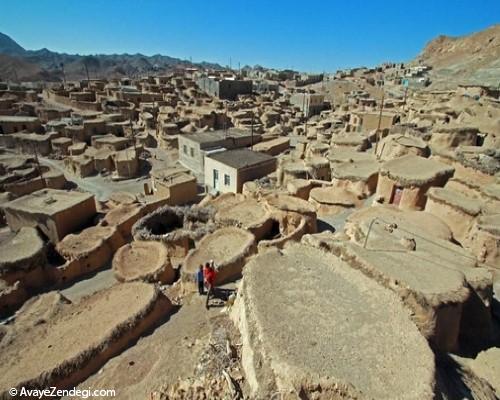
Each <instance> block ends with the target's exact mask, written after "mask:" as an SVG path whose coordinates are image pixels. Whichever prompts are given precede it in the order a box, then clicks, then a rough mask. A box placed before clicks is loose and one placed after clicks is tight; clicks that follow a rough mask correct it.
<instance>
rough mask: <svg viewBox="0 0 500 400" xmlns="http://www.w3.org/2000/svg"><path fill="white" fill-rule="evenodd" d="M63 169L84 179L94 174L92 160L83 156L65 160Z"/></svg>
mask: <svg viewBox="0 0 500 400" xmlns="http://www.w3.org/2000/svg"><path fill="white" fill-rule="evenodd" d="M64 167H65V168H66V169H67V170H68V171H70V172H71V173H72V174H74V175H76V176H79V177H80V178H85V177H87V176H90V175H94V174H95V173H96V169H95V163H94V159H93V158H90V157H87V156H85V155H83V154H82V155H78V156H72V157H67V158H65V159H64Z"/></svg>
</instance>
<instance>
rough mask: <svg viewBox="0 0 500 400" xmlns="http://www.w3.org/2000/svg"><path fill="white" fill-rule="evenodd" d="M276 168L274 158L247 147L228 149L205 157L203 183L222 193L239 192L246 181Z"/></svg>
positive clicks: (262, 175)
mask: <svg viewBox="0 0 500 400" xmlns="http://www.w3.org/2000/svg"><path fill="white" fill-rule="evenodd" d="M275 170H276V159H275V158H274V157H272V156H269V155H267V154H263V153H257V152H255V151H252V150H248V149H236V150H228V151H223V152H218V153H213V154H211V155H207V156H206V157H205V184H206V185H207V186H209V187H211V188H212V189H214V190H217V191H219V192H222V193H226V192H233V193H241V191H242V188H243V184H244V183H245V182H247V181H251V180H254V179H258V178H262V177H264V176H266V175H268V174H270V173H271V172H274V171H275Z"/></svg>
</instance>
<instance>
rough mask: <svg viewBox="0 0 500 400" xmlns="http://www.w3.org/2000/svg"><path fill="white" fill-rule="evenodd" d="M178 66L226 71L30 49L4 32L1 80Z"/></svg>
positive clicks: (159, 59) (111, 74)
mask: <svg viewBox="0 0 500 400" xmlns="http://www.w3.org/2000/svg"><path fill="white" fill-rule="evenodd" d="M178 66H195V67H196V66H198V67H207V68H222V67H221V66H220V65H219V64H216V63H209V62H201V63H191V62H190V61H187V60H181V59H179V58H174V57H169V56H164V55H160V54H156V55H153V56H145V55H143V54H95V55H91V56H82V55H79V54H66V53H58V52H55V51H51V50H48V49H46V48H43V49H40V50H26V49H24V48H23V47H22V46H20V45H19V44H18V43H17V42H16V41H15V40H13V39H12V38H11V37H9V36H8V35H5V34H3V33H0V81H1V80H3V81H5V80H15V81H38V80H43V81H62V80H63V69H64V74H65V76H66V79H67V80H78V79H85V78H87V72H86V70H88V72H89V75H90V78H121V77H124V76H137V75H142V74H147V73H156V72H166V71H168V70H169V69H171V68H173V67H178Z"/></svg>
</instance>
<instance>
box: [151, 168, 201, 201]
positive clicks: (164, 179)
mask: <svg viewBox="0 0 500 400" xmlns="http://www.w3.org/2000/svg"><path fill="white" fill-rule="evenodd" d="M151 191H152V194H154V195H157V196H158V197H162V198H163V197H164V198H168V204H170V205H182V204H187V203H191V202H194V201H195V200H196V198H197V196H198V185H197V183H196V178H195V177H194V176H193V175H191V173H189V171H188V170H186V169H181V168H167V169H157V170H153V171H152V172H151Z"/></svg>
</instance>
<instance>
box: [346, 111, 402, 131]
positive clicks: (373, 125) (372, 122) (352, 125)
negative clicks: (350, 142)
mask: <svg viewBox="0 0 500 400" xmlns="http://www.w3.org/2000/svg"><path fill="white" fill-rule="evenodd" d="M379 119H380V129H381V130H382V131H383V130H388V129H390V128H391V127H392V126H393V125H395V124H396V123H398V122H399V119H400V117H399V115H398V114H397V113H393V112H387V111H384V112H382V117H381V118H380V112H379V111H367V112H360V111H354V112H352V113H351V115H350V120H349V124H348V125H347V129H348V132H368V131H373V130H376V129H377V128H378V127H379V125H378V123H379Z"/></svg>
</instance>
